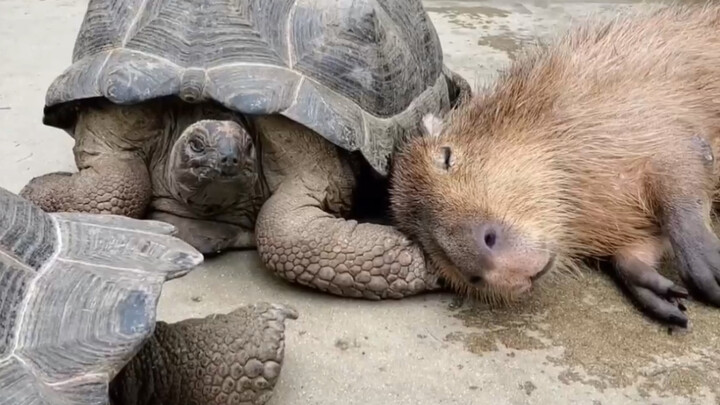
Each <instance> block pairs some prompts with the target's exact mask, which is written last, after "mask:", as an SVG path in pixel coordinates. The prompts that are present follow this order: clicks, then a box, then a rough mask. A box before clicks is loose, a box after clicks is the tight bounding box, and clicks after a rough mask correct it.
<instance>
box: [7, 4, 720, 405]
mask: <svg viewBox="0 0 720 405" xmlns="http://www.w3.org/2000/svg"><path fill="white" fill-rule="evenodd" d="M85 6H86V2H85V1H78V0H53V1H41V0H2V1H0V55H2V62H1V63H0V173H2V174H0V185H2V186H3V187H6V188H8V189H10V190H12V191H15V192H17V191H19V190H20V188H21V187H22V185H24V184H25V183H26V182H27V181H28V180H29V179H30V178H32V177H34V176H37V175H40V174H43V173H46V172H49V171H57V170H69V171H73V170H75V167H74V163H73V157H72V152H71V148H72V140H71V139H70V138H69V137H68V136H67V135H65V134H64V133H62V132H61V131H58V130H55V129H52V128H48V127H44V126H43V125H42V122H41V118H42V107H43V101H44V93H45V90H46V88H47V86H48V85H49V84H50V82H51V81H52V80H53V79H54V77H55V76H56V75H58V74H59V73H60V72H62V70H63V69H65V67H66V66H67V65H68V63H69V62H70V56H71V52H72V46H73V42H74V40H75V35H76V33H77V29H78V27H79V24H80V21H81V19H82V15H83V13H84V11H85ZM425 6H426V8H427V10H428V12H429V13H430V16H431V18H432V20H433V22H434V23H435V25H436V28H437V30H438V33H439V35H440V38H441V41H442V44H443V47H444V53H445V58H446V61H447V63H448V65H450V67H451V68H453V69H455V70H456V71H458V72H459V73H460V74H462V75H463V76H465V77H466V78H468V79H469V80H470V81H471V82H473V83H474V84H483V83H489V82H490V81H491V80H492V77H493V75H494V74H495V72H496V71H497V70H498V69H499V68H501V67H502V66H504V65H505V64H507V63H508V62H510V61H511V60H512V58H513V55H514V54H515V53H516V52H517V51H518V50H519V49H521V47H522V46H524V45H526V44H529V43H532V42H533V41H534V40H535V39H536V38H538V37H542V36H546V35H549V34H552V33H554V32H557V31H558V30H561V29H563V28H565V27H567V26H568V24H569V23H570V22H571V21H572V20H573V19H574V18H578V17H582V16H585V15H588V14H592V13H604V14H607V13H610V14H612V13H615V12H617V11H618V10H620V9H623V8H627V7H640V6H642V5H639V4H638V2H630V1H615V2H613V1H604V2H577V1H576V2H572V1H546V0H536V1H467V0H465V1H463V0H456V1H426V2H425ZM257 300H270V301H275V302H281V303H287V304H290V305H292V306H294V307H295V308H297V309H298V310H299V312H300V318H299V319H298V320H297V321H294V322H290V323H289V324H288V332H287V333H288V336H287V352H286V363H285V366H284V368H283V370H282V376H281V379H280V382H279V383H278V386H277V391H276V394H275V396H274V398H273V399H272V400H271V402H270V405H286V404H293V405H294V404H308V405H310V404H318V405H320V404H323V405H324V404H347V405H354V404H398V405H400V404H423V405H424V404H428V405H435V404H484V403H491V401H492V402H494V403H497V404H557V403H572V404H588V405H599V404H716V403H720V402H719V398H720V384H719V383H720V366H719V364H720V351H719V349H720V337H719V336H720V334H719V333H718V331H719V330H720V329H719V326H720V311H719V310H715V309H712V308H709V307H707V306H704V305H702V304H698V303H695V302H690V303H689V304H688V308H689V309H688V312H689V314H690V317H691V319H692V327H691V329H690V330H689V331H687V332H685V333H679V334H678V333H673V334H669V333H668V330H667V329H666V328H664V327H662V326H660V325H658V324H656V323H654V322H652V321H650V320H648V319H647V318H645V317H644V316H642V315H641V314H639V313H638V311H636V310H635V309H634V308H633V307H632V306H631V304H630V302H629V301H628V300H627V299H626V298H625V297H624V296H623V295H622V294H621V293H620V292H619V291H618V289H617V288H616V287H615V285H614V284H613V283H612V282H611V281H610V280H609V279H608V278H607V277H606V276H605V275H604V274H602V273H599V272H588V273H587V274H585V275H584V276H583V277H581V278H578V279H571V278H567V277H555V278H549V279H548V280H546V281H545V282H544V283H543V284H542V285H541V286H540V288H539V289H538V291H536V293H535V294H534V295H533V296H532V297H531V298H530V299H529V301H528V302H524V303H522V304H521V305H515V306H514V307H509V308H487V307H485V306H483V305H481V304H476V303H469V302H466V303H463V304H462V305H458V301H457V300H456V299H454V297H453V296H452V295H451V294H427V295H423V296H419V297H414V298H410V299H406V300H402V301H386V302H367V301H359V300H351V299H341V298H337V297H333V296H327V295H323V294H320V293H317V292H315V291H311V290H307V289H304V288H301V287H298V286H295V285H290V284H288V283H285V282H283V281H281V280H278V279H276V278H274V277H273V276H272V275H270V273H269V272H268V271H266V270H265V269H263V267H262V266H261V265H260V263H259V261H258V258H257V255H256V254H255V252H252V251H250V252H237V253H231V254H226V255H223V256H221V257H218V258H216V259H212V260H208V261H207V262H206V263H205V264H204V265H203V266H202V267H200V268H199V269H197V270H196V271H194V272H193V273H191V274H190V275H188V276H186V277H184V278H182V279H179V280H175V281H172V282H169V283H168V284H167V285H166V286H165V289H164V292H163V296H162V298H161V302H160V306H159V317H160V318H161V319H163V320H167V321H176V320H180V319H185V318H188V317H198V316H205V315H207V314H210V313H221V312H228V311H230V310H232V309H233V308H234V307H235V306H237V305H240V304H243V303H247V302H254V301H257Z"/></svg>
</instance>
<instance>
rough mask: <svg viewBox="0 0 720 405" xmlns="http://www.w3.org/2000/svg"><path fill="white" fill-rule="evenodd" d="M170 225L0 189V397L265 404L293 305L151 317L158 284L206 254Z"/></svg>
mask: <svg viewBox="0 0 720 405" xmlns="http://www.w3.org/2000/svg"><path fill="white" fill-rule="evenodd" d="M173 232H174V228H173V227H172V226H171V225H168V224H165V223H162V222H156V221H141V220H136V219H131V218H126V217H122V216H112V215H92V214H84V213H61V214H47V213H44V212H43V211H42V210H40V209H39V208H38V207H36V206H34V205H33V204H31V203H29V202H28V201H26V200H24V199H22V198H20V197H19V196H17V195H15V194H13V193H11V192H9V191H7V190H5V189H2V188H0V404H1V405H26V404H27V405H29V404H33V405H35V404H46V405H56V404H57V405H67V404H107V403H108V402H110V403H112V404H114V405H136V404H155V405H157V404H168V405H169V404H176V405H183V404H188V405H189V404H212V405H214V404H218V405H219V404H223V405H224V404H231V403H232V404H238V403H243V404H263V403H265V402H266V401H267V399H268V398H269V397H270V395H272V390H273V388H274V385H275V383H276V381H277V378H278V375H279V372H280V368H281V364H282V359H283V354H284V320H285V319H287V318H291V319H295V318H296V317H297V314H296V313H295V311H294V310H292V309H290V308H287V307H283V306H279V305H272V304H267V303H259V304H255V305H247V306H244V307H241V308H238V309H236V310H235V311H233V312H231V313H229V314H225V315H217V316H211V317H208V318H206V319H189V320H185V321H181V322H178V323H175V324H166V323H164V322H158V323H157V325H156V322H155V308H156V306H157V302H158V299H159V296H160V293H161V289H162V285H163V283H164V282H165V281H166V280H170V279H173V278H178V277H181V276H183V275H185V274H186V273H188V272H189V271H191V270H192V269H193V268H195V267H196V266H197V265H198V264H200V263H201V262H202V261H203V257H202V255H201V254H200V253H199V252H198V251H197V250H195V249H194V248H192V247H191V246H190V245H188V244H187V243H185V242H184V241H182V240H180V239H178V238H175V237H173V236H172V233H173ZM230 385H232V390H228V388H227V387H228V386H230ZM109 393H110V394H112V398H109V395H108V394H109Z"/></svg>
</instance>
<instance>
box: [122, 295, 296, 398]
mask: <svg viewBox="0 0 720 405" xmlns="http://www.w3.org/2000/svg"><path fill="white" fill-rule="evenodd" d="M297 318H298V314H297V312H296V311H295V310H294V309H292V308H289V307H285V306H281V305H274V304H270V303H258V304H254V305H247V306H243V307H240V308H237V309H235V310H234V311H233V312H231V313H229V314H222V315H210V316H208V317H207V318H204V319H186V320H184V321H181V322H178V323H174V324H167V323H164V322H158V323H157V326H156V328H155V333H154V335H153V336H152V337H151V338H150V339H148V341H147V342H146V343H145V345H144V346H143V348H142V349H141V350H140V352H139V353H138V354H137V355H136V356H135V357H134V358H133V359H132V360H131V361H130V362H129V363H128V364H127V365H126V366H125V367H124V368H123V369H122V370H121V371H120V373H119V374H118V375H117V376H116V377H115V378H114V379H113V381H112V382H111V384H110V398H111V401H112V402H111V403H112V404H115V405H125V404H137V405H156V404H165V405H168V404H175V405H184V404H208V405H225V404H252V405H262V404H264V403H265V402H267V401H268V400H269V399H270V397H271V396H272V394H273V390H274V388H275V385H276V384H277V381H278V378H279V375H280V371H281V368H282V365H283V359H284V352H285V321H286V320H287V319H297Z"/></svg>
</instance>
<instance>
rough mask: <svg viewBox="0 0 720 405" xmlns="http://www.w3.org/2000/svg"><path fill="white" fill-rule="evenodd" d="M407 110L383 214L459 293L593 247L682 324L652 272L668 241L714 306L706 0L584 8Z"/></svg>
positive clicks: (715, 58) (717, 131) (710, 31)
mask: <svg viewBox="0 0 720 405" xmlns="http://www.w3.org/2000/svg"><path fill="white" fill-rule="evenodd" d="M423 122H424V124H425V128H426V132H427V133H426V134H425V136H423V137H419V138H416V139H412V140H410V141H408V142H407V144H405V145H404V146H403V147H402V148H401V149H400V150H399V151H398V153H397V154H396V156H395V161H394V165H393V166H394V169H393V173H392V177H391V180H392V191H391V201H392V209H393V216H394V219H395V221H396V223H397V226H398V227H399V228H400V229H401V230H402V231H404V232H406V233H407V234H408V235H410V236H411V237H412V238H414V239H415V240H417V241H418V242H419V243H420V244H421V245H422V246H423V248H424V250H425V251H426V253H427V254H428V256H429V257H430V258H431V259H432V261H433V263H434V264H435V265H436V266H437V267H438V268H439V269H440V270H441V272H442V274H443V275H444V276H445V278H447V279H448V280H449V281H450V282H451V284H453V285H455V286H456V287H457V288H458V289H459V290H462V291H470V292H474V293H486V294H489V296H491V297H502V298H509V297H514V296H517V295H519V294H522V293H525V292H527V291H528V290H529V288H530V287H531V286H532V283H533V281H534V280H536V279H537V278H538V277H540V275H542V274H544V273H545V272H546V271H548V269H550V268H557V267H576V266H577V265H578V264H579V263H581V261H582V260H583V259H586V258H597V259H609V260H610V261H611V262H612V263H613V264H614V266H615V269H616V270H617V272H618V275H619V276H620V279H621V280H622V281H623V282H624V283H625V285H626V286H627V287H628V290H629V291H630V294H631V295H632V297H633V298H634V299H635V301H636V302H637V303H638V305H639V306H640V307H642V308H643V309H644V310H645V311H646V313H648V314H649V315H651V316H654V317H657V318H659V319H661V320H663V321H666V322H669V323H672V324H676V325H680V326H687V315H686V314H685V312H684V309H685V307H684V306H683V305H682V304H681V303H680V302H679V299H681V298H685V297H687V296H688V292H687V291H686V290H685V288H683V287H681V286H678V285H675V284H674V283H673V282H671V281H670V280H668V279H666V278H665V277H663V276H661V275H660V274H659V273H658V272H657V267H658V266H659V263H660V261H661V259H662V258H663V257H664V256H665V255H666V254H668V253H670V252H671V251H672V253H674V254H673V255H672V257H673V263H674V265H675V268H676V269H677V270H678V271H679V272H680V275H681V277H682V279H683V281H684V283H685V284H686V286H687V287H688V288H689V289H690V290H692V291H693V293H694V294H695V295H696V296H697V297H698V298H702V299H705V300H707V301H709V302H710V303H712V304H714V305H717V306H720V241H719V240H718V238H717V237H716V235H715V234H713V233H712V231H711V228H710V213H711V208H712V203H713V199H714V194H715V192H716V188H717V185H718V176H717V174H718V173H717V167H716V163H715V158H714V156H716V154H717V150H718V146H719V145H720V143H718V141H719V140H720V6H718V5H708V6H704V7H700V6H685V7H682V6H673V7H665V8H661V9H655V10H652V11H648V12H640V13H637V14H627V15H621V16H619V17H617V18H614V19H613V20H612V21H609V22H607V21H600V20H590V21H588V22H586V23H584V24H580V25H578V26H576V27H575V28H573V29H571V30H570V31H569V32H567V33H566V34H564V35H562V36H560V37H559V38H557V39H555V40H553V41H552V42H551V43H549V44H547V45H544V46H539V47H534V48H529V49H527V50H526V51H525V52H524V53H523V54H522V55H520V56H518V57H517V58H516V60H515V61H514V62H513V63H512V65H510V67H509V68H508V69H507V70H505V71H504V72H502V74H501V75H500V76H499V78H498V79H497V81H496V82H495V83H494V84H493V85H492V87H491V88H488V89H486V90H485V91H478V92H476V94H475V95H474V96H473V97H472V98H471V99H469V100H466V102H464V103H462V105H460V106H459V107H458V108H457V109H456V110H454V111H452V112H450V113H449V114H448V115H447V116H446V117H433V116H426V117H424V119H423Z"/></svg>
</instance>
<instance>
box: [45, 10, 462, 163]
mask: <svg viewBox="0 0 720 405" xmlns="http://www.w3.org/2000/svg"><path fill="white" fill-rule="evenodd" d="M72 61H73V63H72V65H71V66H70V67H69V68H68V69H67V70H66V71H65V72H64V73H63V74H61V75H60V76H59V77H58V78H57V79H56V80H55V81H54V82H53V83H52V85H51V86H50V88H49V89H48V92H47V95H46V106H45V118H44V122H45V124H47V125H52V126H56V127H59V128H64V129H67V130H68V131H69V132H70V133H71V134H72V127H73V124H74V119H75V113H74V111H76V108H78V106H79V105H81V104H80V103H81V102H82V101H83V100H87V99H91V98H97V97H103V98H106V99H108V100H110V101H111V102H114V103H118V104H132V103H140V102H143V101H147V100H150V99H155V98H160V97H167V96H173V97H179V98H180V99H182V100H184V101H186V102H189V103H196V102H201V101H211V102H217V103H220V104H221V105H223V106H225V107H226V108H228V109H231V110H234V111H237V112H239V113H243V114H281V115H284V116H286V117H288V118H290V119H292V120H295V121H296V122H298V123H301V124H303V125H304V126H306V127H308V128H310V129H312V130H314V131H315V132H317V133H318V134H320V135H321V136H323V137H325V138H326V139H327V140H329V141H331V142H332V143H334V144H336V145H337V146H340V147H342V148H344V149H346V150H349V151H356V150H360V151H361V152H362V153H363V155H364V156H365V157H366V158H367V159H368V161H369V162H370V164H371V165H372V166H373V167H374V168H375V169H377V170H378V171H379V172H380V173H382V174H387V157H388V156H389V154H390V153H391V152H392V148H393V146H394V144H395V142H396V140H398V139H400V138H401V137H404V136H407V135H408V133H410V132H411V131H416V130H417V129H418V125H419V122H420V120H421V116H422V115H423V114H425V113H427V112H434V113H437V112H440V111H444V110H445V109H447V108H448V107H449V104H450V100H449V97H450V96H449V84H448V83H449V82H448V79H447V75H448V72H447V71H446V68H445V67H444V65H443V56H442V49H441V45H440V41H439V39H438V35H437V33H436V31H435V28H434V26H433V25H432V22H431V21H430V19H429V17H428V15H427V13H426V11H425V10H424V8H423V6H422V3H421V0H273V1H268V0H218V1H212V2H205V1H195V0H154V1H148V0H90V2H89V6H88V9H87V12H86V14H85V18H84V21H83V23H82V26H81V28H80V32H79V34H78V37H77V41H76V44H75V49H74V52H73V58H72Z"/></svg>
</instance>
